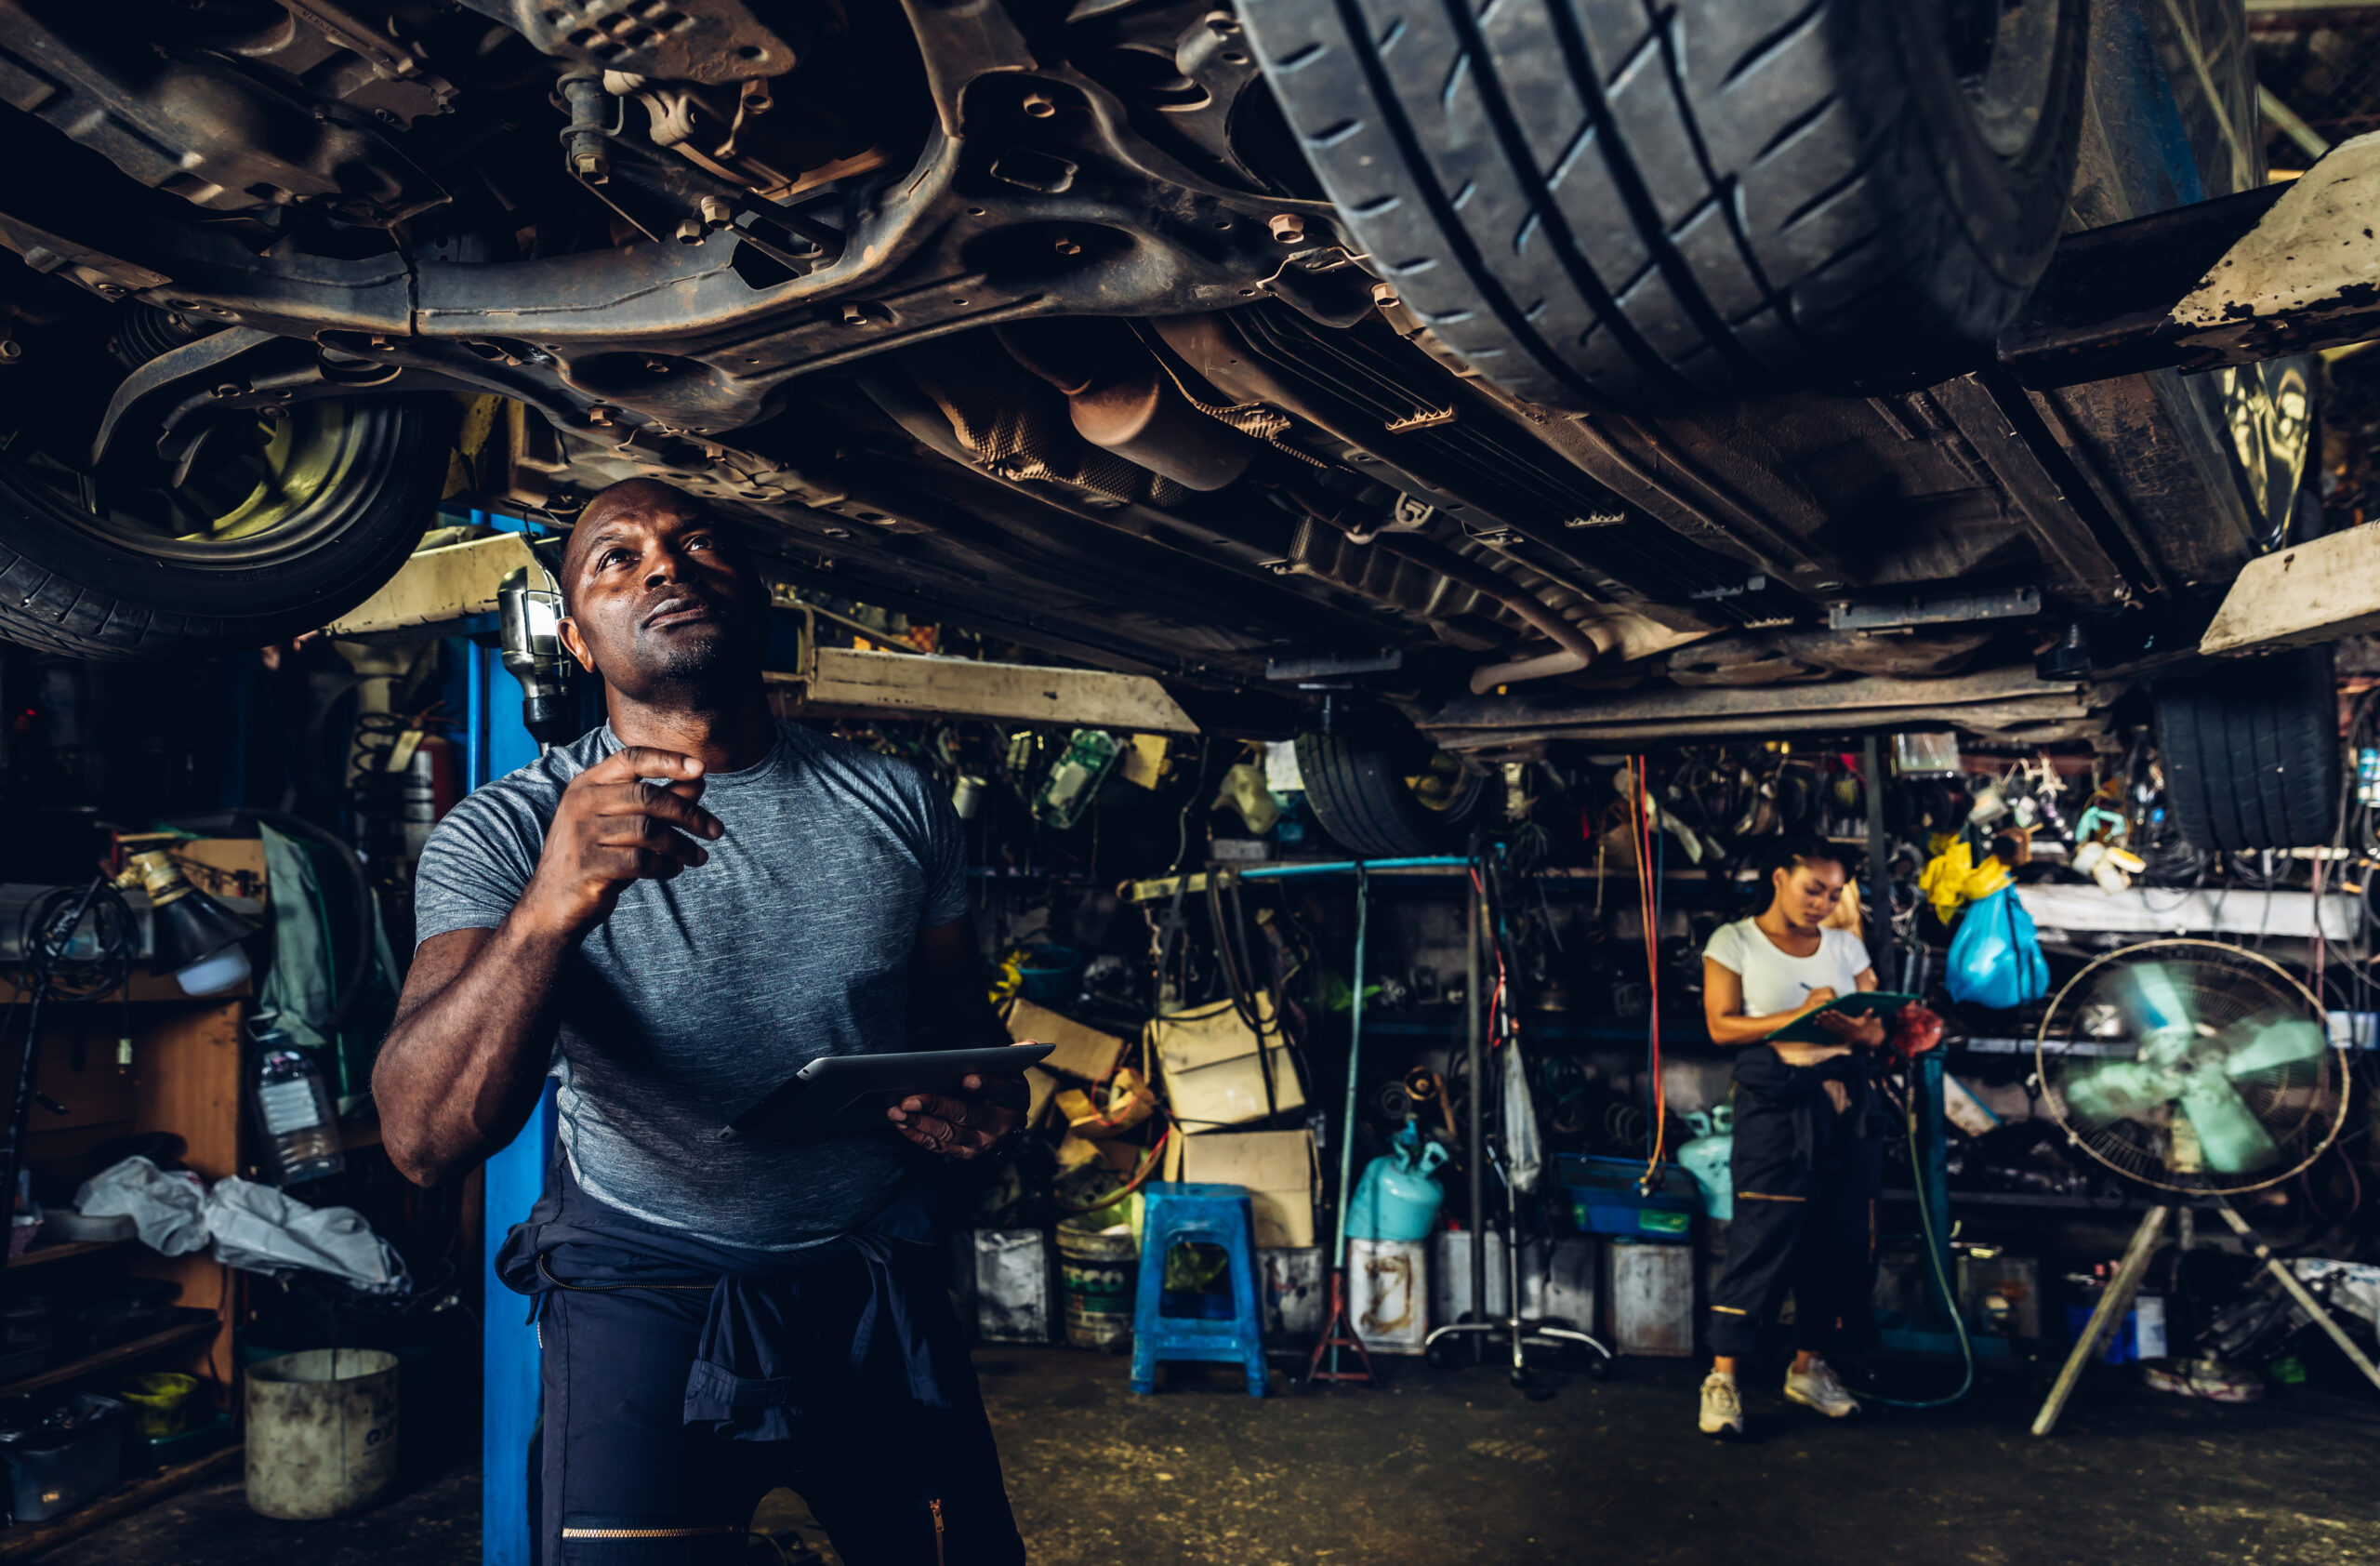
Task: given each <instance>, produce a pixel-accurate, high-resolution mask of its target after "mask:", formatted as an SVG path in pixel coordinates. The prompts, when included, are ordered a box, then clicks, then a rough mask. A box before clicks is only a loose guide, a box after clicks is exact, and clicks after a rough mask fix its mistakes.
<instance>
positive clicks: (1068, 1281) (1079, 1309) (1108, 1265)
mask: <svg viewBox="0 0 2380 1566" xmlns="http://www.w3.org/2000/svg"><path fill="white" fill-rule="evenodd" d="M1118 1227H1121V1226H1118ZM1140 1267H1141V1262H1140V1247H1139V1246H1137V1245H1135V1244H1134V1243H1133V1242H1132V1233H1131V1230H1130V1229H1129V1228H1127V1229H1125V1230H1124V1232H1123V1233H1121V1234H1102V1233H1101V1232H1099V1231H1098V1230H1097V1229H1093V1228H1078V1227H1076V1226H1074V1225H1071V1224H1060V1225H1059V1226H1058V1272H1059V1276H1060V1278H1061V1279H1062V1280H1063V1281H1064V1284H1065V1291H1066V1341H1067V1342H1068V1343H1069V1344H1071V1345H1073V1346H1074V1347H1077V1348H1106V1349H1122V1348H1125V1347H1130V1346H1131V1341H1132V1295H1133V1291H1134V1285H1135V1284H1136V1283H1137V1282H1138V1281H1139V1274H1140Z"/></svg>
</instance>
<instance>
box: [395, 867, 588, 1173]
mask: <svg viewBox="0 0 2380 1566" xmlns="http://www.w3.org/2000/svg"><path fill="white" fill-rule="evenodd" d="M456 937H464V940H463V942H461V943H457V944H458V945H461V946H462V947H463V949H459V950H458V949H456V948H455V947H453V946H449V947H447V948H446V949H443V950H436V948H439V947H441V946H442V945H443V944H444V943H452V942H456ZM574 945H575V937H573V936H570V935H568V934H558V933H555V932H553V931H551V930H549V929H545V928H540V927H538V926H537V925H536V923H534V922H532V921H531V920H529V919H528V918H526V917H524V916H523V914H522V911H521V910H519V909H515V910H514V912H513V913H512V915H511V916H510V917H509V918H507V919H506V920H505V922H503V923H502V924H500V925H498V926H497V927H496V929H494V930H490V931H476V930H474V931H456V932H453V933H452V934H450V935H447V936H439V937H437V938H436V939H435V940H433V941H430V942H428V943H425V945H424V947H423V950H422V953H421V955H420V956H418V957H417V958H416V961H415V968H414V973H413V975H411V976H410V977H409V978H408V979H407V981H406V985H405V989H406V991H407V993H406V995H405V996H404V998H403V1002H401V1004H400V1008H399V1011H398V1015H397V1021H396V1025H395V1026H394V1027H393V1028H391V1029H390V1032H389V1037H388V1040H387V1042H385V1043H383V1044H382V1045H381V1046H380V1058H379V1062H378V1064H377V1066H375V1067H374V1068H373V1072H372V1092H373V1097H374V1099H375V1100H376V1101H377V1104H378V1105H379V1108H380V1121H381V1127H382V1135H383V1138H384V1140H385V1143H386V1146H387V1149H388V1153H389V1158H390V1161H391V1162H393V1163H395V1164H396V1166H397V1168H398V1169H399V1170H400V1171H402V1172H403V1175H405V1177H406V1178H407V1179H409V1180H412V1181H414V1182H415V1183H416V1184H417V1185H425V1186H427V1185H433V1184H435V1183H437V1182H438V1181H440V1180H442V1179H444V1178H445V1177H447V1176H449V1175H454V1174H456V1173H458V1172H460V1171H462V1170H464V1169H467V1168H469V1166H470V1165H471V1164H473V1163H476V1162H477V1161H480V1160H481V1159H483V1158H485V1157H486V1156H487V1155H488V1154H489V1153H491V1152H494V1151H495V1150H496V1149H497V1148H501V1147H503V1146H505V1145H506V1144H507V1143H509V1141H511V1139H512V1138H513V1137H514V1136H515V1135H518V1134H519V1133H520V1130H521V1127H522V1125H523V1124H525V1123H526V1122H527V1121H528V1118H529V1115H530V1113H531V1111H532V1110H533V1109H534V1108H536V1101H537V1095H538V1092H539V1091H540V1088H541V1085H542V1084H543V1082H544V1080H545V1077H546V1073H547V1069H548V1067H549V1063H550V1058H551V1055H552V1041H553V1031H554V1023H553V997H554V989H555V984H556V981H557V979H558V978H559V976H560V975H561V973H562V964H563V962H565V961H566V960H567V959H568V958H569V955H570V952H571V949H572V948H573V946H574ZM425 960H426V961H425ZM425 969H429V970H431V971H428V972H425ZM417 987H418V989H419V990H420V993H419V994H418V996H417V994H416V990H417Z"/></svg>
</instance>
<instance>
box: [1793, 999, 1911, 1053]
mask: <svg viewBox="0 0 2380 1566" xmlns="http://www.w3.org/2000/svg"><path fill="white" fill-rule="evenodd" d="M1916 999H1917V997H1916V996H1914V995H1903V994H1901V993H1899V992H1898V991H1897V990H1891V989H1858V990H1854V991H1853V992H1852V993H1850V994H1848V995H1838V996H1836V997H1835V998H1834V999H1833V1000H1831V1001H1830V1002H1827V1003H1826V1004H1825V1005H1823V1006H1820V1007H1819V1008H1818V1010H1817V1011H1814V1012H1809V1013H1806V1014H1805V1015H1801V1016H1797V1017H1795V1018H1794V1019H1793V1020H1792V1021H1791V1022H1789V1023H1787V1024H1786V1025H1785V1026H1784V1027H1782V1028H1779V1029H1778V1030H1777V1031H1776V1032H1774V1033H1770V1034H1766V1035H1765V1036H1763V1037H1762V1039H1761V1041H1760V1042H1762V1043H1764V1044H1839V1043H1841V1042H1843V1041H1842V1040H1840V1039H1838V1038H1836V1037H1835V1036H1834V1035H1833V1034H1831V1033H1830V1032H1828V1031H1827V1030H1826V1029H1825V1028H1824V1027H1823V1026H1821V1025H1820V1024H1819V1022H1818V1018H1820V1017H1822V1016H1824V1015H1827V1014H1828V1013H1829V1012H1835V1013H1839V1014H1841V1015H1845V1016H1850V1017H1868V1016H1882V1017H1884V1019H1885V1021H1886V1022H1888V1023H1889V1022H1890V1021H1891V1020H1892V1015H1893V1014H1894V1013H1895V1012H1897V1011H1899V1010H1900V1009H1901V1008H1902V1007H1903V1006H1906V1005H1909V1004H1911V1002H1915V1001H1916Z"/></svg>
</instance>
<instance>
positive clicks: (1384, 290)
mask: <svg viewBox="0 0 2380 1566" xmlns="http://www.w3.org/2000/svg"><path fill="white" fill-rule="evenodd" d="M1372 303H1374V304H1376V305H1378V306H1380V307H1381V308H1382V310H1395V308H1396V285H1395V284H1394V283H1375V284H1373V285H1372Z"/></svg>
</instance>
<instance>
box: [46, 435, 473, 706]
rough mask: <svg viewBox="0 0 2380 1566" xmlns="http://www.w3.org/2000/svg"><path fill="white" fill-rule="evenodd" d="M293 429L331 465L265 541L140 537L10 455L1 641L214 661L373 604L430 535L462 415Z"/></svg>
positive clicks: (290, 491) (87, 654) (80, 653)
mask: <svg viewBox="0 0 2380 1566" xmlns="http://www.w3.org/2000/svg"><path fill="white" fill-rule="evenodd" d="M289 418H290V421H291V422H292V423H293V424H294V425H297V426H302V427H303V429H304V430H306V431H311V433H310V434H308V435H306V436H305V437H304V438H306V439H309V440H321V441H323V442H324V443H326V451H327V455H326V457H325V458H324V461H323V462H322V463H321V464H320V465H319V467H318V468H317V469H315V470H312V471H310V472H309V473H308V474H307V475H306V476H305V479H304V487H303V488H302V489H301V488H300V487H299V485H298V484H297V483H294V482H293V483H292V484H289V485H288V486H287V487H286V488H285V489H284V491H283V492H282V493H283V495H284V497H285V498H287V499H286V504H285V505H284V506H282V507H280V508H277V509H276V517H275V520H273V521H272V523H271V525H270V526H269V527H267V528H265V529H263V530H261V531H259V532H258V533H256V534H255V535H253V536H232V537H224V538H213V537H209V538H203V539H202V538H195V537H191V538H172V537H165V536H164V535H162V534H160V535H156V536H155V537H140V536H139V535H138V534H137V533H136V532H134V531H133V530H130V529H126V528H122V527H111V526H108V525H103V524H101V523H100V522H99V521H96V520H95V519H94V517H93V515H91V514H90V513H88V512H86V511H80V510H78V509H77V508H76V507H75V506H74V505H73V503H72V502H71V500H70V498H69V497H68V494H67V493H66V491H65V490H63V489H62V488H61V487H60V486H59V478H58V473H57V470H56V469H55V467H54V465H53V467H52V469H51V470H49V471H47V472H46V473H45V472H40V471H35V470H34V469H33V468H32V467H31V466H29V465H27V464H25V463H20V462H18V461H14V460H8V459H0V638H5V639H7V641H10V642H14V643H18V644H20V645H23V646H28V647H33V648H37V649H39V650H41V651H44V652H49V653H58V654H63V655H65V656H68V657H82V658H97V659H102V660H110V661H125V660H130V659H137V658H154V657H169V656H173V657H206V656H211V655H214V654H217V653H223V652H230V651H234V650H239V649H245V648H250V647H260V646H264V645H266V644H270V643H273V642H279V641H284V640H286V639H287V638H289V637H291V636H293V635H296V634H298V632H301V631H306V630H315V629H317V628H319V627H321V626H323V625H324V624H326V623H328V622H329V621H330V620H332V619H334V618H336V617H338V616H339V615H342V614H344V613H346V612H347V611H348V610H350V609H352V608H353V607H355V605H357V604H361V603H363V602H364V599H366V598H368V597H370V596H371V595H372V593H373V592H374V591H377V589H378V588H379V587H380V585H381V584H382V583H384V582H386V581H387V580H388V579H389V578H390V577H392V576H394V575H395V574H396V570H397V567H398V566H400V565H402V564H404V560H405V556H406V555H408V554H409V553H411V552H412V551H413V548H414V545H415V544H416V542H417V541H418V540H419V538H420V537H421V535H422V533H423V531H424V529H426V528H427V527H428V526H429V524H430V518H431V513H432V511H433V509H434V508H435V507H436V506H437V503H438V499H439V496H440V494H441V493H442V492H443V488H444V485H445V481H446V471H447V461H446V458H447V448H448V445H450V443H451V440H452V435H453V428H454V405H453V403H452V402H451V400H449V399H447V398H443V397H435V396H431V397H421V396H381V397H374V396H357V397H349V398H339V399H331V400H328V401H326V402H324V403H316V404H301V405H298V409H297V410H296V411H294V412H293V413H292V414H291V415H290V416H289ZM291 438H293V439H296V438H298V437H297V436H292V437H291ZM104 479H105V473H104V471H103V472H102V474H101V482H102V484H103V483H104ZM260 493H261V491H260Z"/></svg>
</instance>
